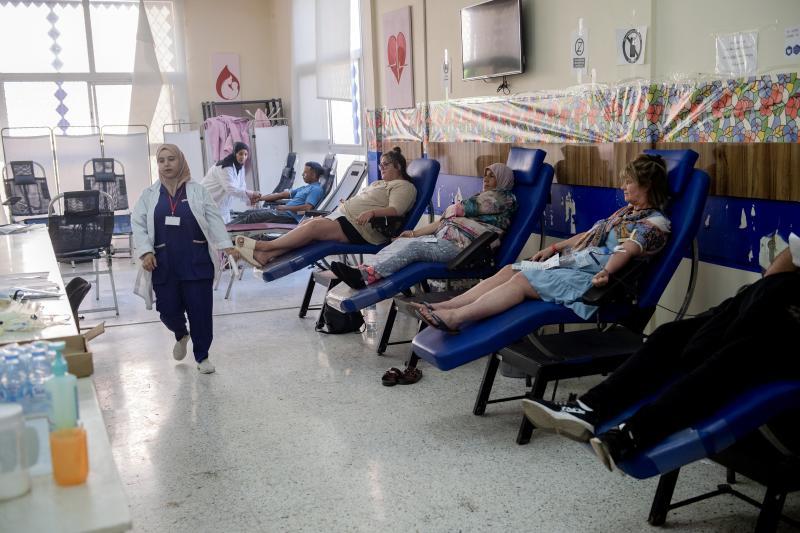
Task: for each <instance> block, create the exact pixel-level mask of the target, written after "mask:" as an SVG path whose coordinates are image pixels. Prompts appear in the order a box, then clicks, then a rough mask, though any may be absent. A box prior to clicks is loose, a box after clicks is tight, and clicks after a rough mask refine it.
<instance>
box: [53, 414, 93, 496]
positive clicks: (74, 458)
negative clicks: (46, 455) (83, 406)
mask: <svg viewBox="0 0 800 533" xmlns="http://www.w3.org/2000/svg"><path fill="white" fill-rule="evenodd" d="M50 457H51V459H52V461H53V477H54V478H55V480H56V483H57V484H59V485H80V484H81V483H83V482H85V481H86V476H88V475H89V453H88V449H87V446H86V430H85V429H83V428H81V427H75V428H66V429H57V430H55V431H53V432H51V433H50Z"/></svg>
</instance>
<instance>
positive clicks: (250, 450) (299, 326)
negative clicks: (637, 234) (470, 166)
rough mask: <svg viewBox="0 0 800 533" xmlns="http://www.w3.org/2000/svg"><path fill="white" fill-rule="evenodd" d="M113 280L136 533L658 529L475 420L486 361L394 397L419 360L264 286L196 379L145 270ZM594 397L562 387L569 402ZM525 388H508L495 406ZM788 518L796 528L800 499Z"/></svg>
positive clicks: (282, 284) (495, 422)
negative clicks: (325, 324)
mask: <svg viewBox="0 0 800 533" xmlns="http://www.w3.org/2000/svg"><path fill="white" fill-rule="evenodd" d="M115 269H116V271H117V282H118V283H117V285H118V291H119V296H120V306H121V313H120V317H119V318H118V319H117V318H111V319H108V320H107V322H106V324H107V326H109V327H108V330H107V332H106V333H105V334H104V335H103V336H101V337H99V338H97V339H95V340H94V341H92V349H93V351H94V353H95V369H96V370H95V377H94V379H95V382H96V384H97V390H98V395H99V399H100V405H101V407H102V409H103V412H104V416H105V420H106V425H107V427H108V432H109V436H110V439H111V444H112V447H113V450H114V456H115V458H116V462H117V466H118V467H119V470H120V474H121V477H122V480H123V483H124V484H125V487H126V490H127V493H128V498H129V501H130V505H131V511H132V516H133V521H134V530H135V531H157V532H164V531H193V532H199V531H306V530H307V531H323V530H324V531H378V530H381V531H424V532H428V531H511V530H516V531H547V532H555V531H615V532H616V531H643V530H649V529H651V528H650V526H648V525H647V522H646V517H647V513H648V510H649V506H650V501H651V498H652V496H653V493H654V491H655V486H656V480H647V481H637V480H634V479H631V478H626V477H622V476H620V475H617V474H609V473H608V472H606V471H605V470H604V469H603V468H602V467H601V466H600V465H599V463H598V462H597V460H596V459H595V457H594V455H592V454H591V453H590V451H589V450H588V449H587V448H585V447H583V446H581V445H579V444H576V443H573V442H571V441H567V440H564V439H561V438H558V437H556V436H553V435H548V434H536V435H535V436H534V438H533V440H532V441H531V443H530V444H529V445H527V446H517V445H516V444H515V443H514V437H515V435H516V430H517V425H518V423H519V420H520V416H521V409H520V406H519V404H518V403H517V402H512V403H507V404H498V405H492V406H490V407H489V409H488V412H487V414H486V416H483V417H475V416H473V415H472V414H471V409H472V402H473V400H474V395H475V393H476V391H477V387H478V384H479V382H480V377H481V373H482V371H483V364H484V361H483V360H481V361H477V362H475V363H473V364H470V365H467V366H465V367H462V368H459V369H457V370H454V371H451V372H440V371H438V370H436V369H434V368H431V367H430V366H428V365H421V368H422V369H423V371H424V373H425V376H424V378H423V379H422V381H421V382H419V383H418V384H416V385H413V386H396V387H392V388H387V387H383V386H382V385H381V383H380V376H381V374H382V373H383V371H385V370H386V369H387V368H389V367H391V366H401V365H402V363H403V361H404V359H405V358H406V357H407V353H408V348H407V347H404V346H402V345H401V346H395V347H391V348H390V350H389V353H388V354H387V355H386V356H384V357H379V356H377V355H376V354H375V351H374V344H375V340H376V339H375V338H374V337H368V336H366V335H358V334H349V335H321V334H318V333H315V332H314V327H313V325H314V324H313V322H314V320H313V318H306V319H304V320H303V319H299V318H298V317H297V309H296V307H297V306H298V305H299V300H300V296H301V295H302V291H303V289H304V287H305V283H306V280H307V273H306V272H301V273H297V274H295V275H294V276H291V277H289V278H286V279H284V280H281V281H279V282H275V283H272V284H269V285H267V284H264V283H263V282H262V281H261V280H260V279H256V278H255V277H253V276H252V275H251V272H247V273H246V274H245V277H244V280H243V281H242V282H241V283H237V286H236V287H235V288H234V296H233V298H232V300H231V301H223V300H222V296H223V293H222V292H219V293H217V294H216V295H215V306H216V307H215V313H216V314H217V315H219V316H217V317H216V318H215V335H216V337H215V341H214V345H213V347H212V359H213V361H214V363H215V365H216V367H217V373H216V374H212V375H200V374H198V372H197V371H196V370H195V368H194V365H193V364H191V362H183V363H179V364H176V363H175V362H174V361H173V360H172V358H171V346H172V338H171V336H170V334H169V333H168V332H167V331H166V329H165V328H164V327H163V326H161V324H160V323H159V322H158V317H157V315H156V313H155V311H146V310H144V306H143V305H142V303H141V301H140V300H138V298H136V297H134V296H133V295H131V293H130V291H131V287H132V283H133V278H134V270H133V268H132V266H131V265H130V264H128V263H126V262H125V261H117V262H116V263H115ZM103 288H104V290H103V291H102V292H101V304H102V303H105V301H106V299H107V298H108V297H109V294H110V293H108V291H107V290H106V288H107V283H104V284H103ZM220 290H221V291H224V289H220ZM320 296H321V294H320ZM320 296H318V297H317V299H320ZM91 304H92V301H90V300H87V305H91ZM381 311H384V312H385V306H383V307H382V308H381ZM110 316H111V317H113V314H112V315H110ZM101 318H102V316H101V315H89V316H88V318H87V319H86V323H87V324H93V323H96V322H97V321H98V320H100V319H101ZM413 327H414V325H413V324H410V323H401V325H400V327H399V328H397V330H398V331H399V332H400V333H402V331H401V330H403V329H404V330H406V331H405V334H410V333H411V332H412V330H413ZM400 333H398V337H400V336H402V335H401V334H400ZM189 359H191V355H190V356H189V357H188V358H187V361H188V360H189ZM595 381H596V380H594V379H584V380H575V381H573V382H571V383H568V384H563V385H562V386H561V388H560V389H559V396H561V395H566V394H567V393H568V392H570V391H580V390H585V389H586V388H587V387H589V386H590V385H591V384H592V383H594V382H595ZM522 385H523V384H522V382H521V381H519V380H513V379H503V378H500V379H499V381H498V383H497V384H496V386H495V389H496V391H497V392H498V394H501V393H509V394H511V393H514V394H516V393H519V392H520V390H521V389H522ZM724 474H725V473H724V471H723V469H722V468H721V467H719V466H717V465H714V464H711V463H708V462H701V463H697V464H694V465H692V466H690V467H687V468H685V469H684V471H683V472H682V474H681V478H680V480H679V482H678V489H677V495H676V496H677V497H681V498H682V497H688V496H691V495H694V494H697V493H699V492H702V491H704V490H711V489H713V488H714V487H715V486H716V484H717V483H722V482H724V477H725V476H724ZM741 485H742V490H744V491H745V492H747V493H749V494H751V495H752V496H753V497H756V498H759V499H760V498H761V494H762V493H761V489H760V488H758V487H756V486H754V485H753V484H752V483H750V482H748V481H746V480H743V483H741ZM787 512H788V513H789V514H791V515H793V516H798V515H800V500H798V498H796V497H792V498H790V499H789V501H788V504H787ZM755 517H756V512H755V510H754V509H752V508H750V507H749V506H747V505H746V504H744V503H742V502H739V501H737V500H734V499H733V498H730V497H721V498H717V499H714V500H710V501H706V502H703V503H699V504H696V505H693V506H690V507H685V508H681V509H678V510H676V511H673V512H672V513H671V514H670V515H669V518H668V526H669V529H670V530H675V531H692V532H695V531H751V530H752V529H753V526H754V524H755ZM653 530H654V531H655V529H653Z"/></svg>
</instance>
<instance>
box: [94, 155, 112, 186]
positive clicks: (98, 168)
mask: <svg viewBox="0 0 800 533" xmlns="http://www.w3.org/2000/svg"><path fill="white" fill-rule="evenodd" d="M92 174H94V179H95V180H96V181H114V180H115V179H116V176H115V175H114V160H113V159H109V158H106V157H103V158H99V157H98V158H95V159H92Z"/></svg>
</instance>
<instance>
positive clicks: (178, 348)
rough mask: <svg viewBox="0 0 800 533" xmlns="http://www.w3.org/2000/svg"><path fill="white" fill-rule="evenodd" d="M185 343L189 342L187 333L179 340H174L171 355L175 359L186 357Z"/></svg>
mask: <svg viewBox="0 0 800 533" xmlns="http://www.w3.org/2000/svg"><path fill="white" fill-rule="evenodd" d="M187 344H189V335H184V336H183V338H182V339H181V340H179V341H175V346H173V347H172V357H173V358H174V359H175V360H176V361H180V360H182V359H183V358H184V357H186V345H187Z"/></svg>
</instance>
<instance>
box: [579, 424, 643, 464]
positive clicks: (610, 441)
mask: <svg viewBox="0 0 800 533" xmlns="http://www.w3.org/2000/svg"><path fill="white" fill-rule="evenodd" d="M589 442H590V443H591V445H592V449H593V450H594V453H595V454H596V455H597V457H598V458H599V459H600V461H601V462H602V463H603V464H604V465H605V467H606V468H608V471H609V472H613V471H614V469H615V468H617V463H619V462H620V461H621V460H623V459H625V458H627V457H629V456H630V455H631V454H632V453H633V452H634V451H635V450H636V443H635V441H634V440H633V437H632V436H631V433H630V432H629V431H626V430H625V429H609V430H608V431H606V432H605V433H603V434H600V435H598V436H596V437H594V438H593V439H591V440H590V441H589Z"/></svg>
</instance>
